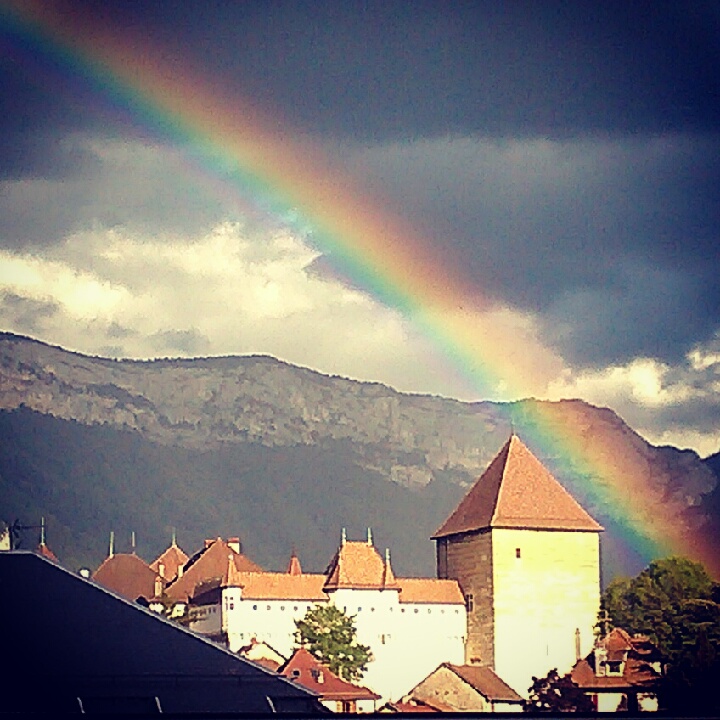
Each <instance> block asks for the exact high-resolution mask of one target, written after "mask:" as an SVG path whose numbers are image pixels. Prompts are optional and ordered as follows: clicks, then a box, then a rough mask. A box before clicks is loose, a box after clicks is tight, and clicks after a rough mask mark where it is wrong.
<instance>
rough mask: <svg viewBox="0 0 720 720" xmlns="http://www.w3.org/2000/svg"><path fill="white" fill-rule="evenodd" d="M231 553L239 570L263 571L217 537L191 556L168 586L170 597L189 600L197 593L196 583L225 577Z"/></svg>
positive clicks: (167, 590)
mask: <svg viewBox="0 0 720 720" xmlns="http://www.w3.org/2000/svg"><path fill="white" fill-rule="evenodd" d="M229 555H232V557H233V560H234V563H235V567H236V569H237V570H238V572H263V569H262V568H261V567H260V566H259V565H256V564H255V563H254V562H253V561H252V560H250V559H249V558H248V557H247V556H245V555H243V554H242V553H237V552H235V550H233V548H232V547H231V546H230V545H229V544H228V543H226V542H225V541H224V540H223V539H222V538H217V540H214V541H212V542H211V543H209V544H208V545H207V547H204V548H203V549H202V550H201V551H200V552H198V553H196V554H195V555H193V557H192V558H190V560H189V561H188V562H187V563H186V565H185V567H184V569H183V574H182V576H181V577H178V578H177V579H176V580H175V581H174V582H172V583H170V585H168V586H167V589H166V592H167V595H168V597H170V598H171V599H172V600H176V601H184V600H187V599H188V598H190V597H192V595H193V594H194V593H195V586H196V585H199V584H201V583H205V582H207V581H208V580H212V579H214V578H222V577H224V575H225V573H226V571H227V567H228V556H229Z"/></svg>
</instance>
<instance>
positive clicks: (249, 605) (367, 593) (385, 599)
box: [191, 588, 467, 700]
mask: <svg viewBox="0 0 720 720" xmlns="http://www.w3.org/2000/svg"><path fill="white" fill-rule="evenodd" d="M329 602H333V603H334V604H335V605H336V606H337V607H338V608H340V609H342V610H343V611H344V612H346V613H347V614H348V615H350V616H352V617H354V622H355V627H356V629H357V639H358V642H360V643H362V644H364V645H368V646H369V647H370V649H371V651H372V653H373V657H374V659H373V661H372V662H371V663H370V664H369V666H368V671H367V673H366V674H365V676H364V678H363V679H362V680H361V681H360V684H362V685H365V686H366V687H368V688H370V689H371V690H374V691H375V692H376V693H378V694H379V695H381V696H382V698H383V700H387V699H393V700H395V699H399V698H400V697H401V696H402V695H404V694H405V693H407V691H409V690H410V689H411V688H412V687H413V686H415V685H416V684H417V683H419V682H420V681H421V680H422V679H423V678H424V677H426V676H427V675H428V674H429V673H430V672H432V671H433V670H434V669H435V668H436V667H437V666H438V665H440V663H442V662H452V663H456V664H462V662H463V659H464V653H465V649H464V648H465V646H464V643H465V628H466V622H467V620H466V612H465V607H464V605H460V604H455V605H451V604H442V603H400V602H399V598H398V591H397V590H355V589H341V590H335V591H333V592H332V593H331V594H330V599H329ZM221 604H222V612H221V611H220V607H221ZM221 604H217V605H207V606H201V608H202V609H203V610H205V612H203V613H198V610H200V609H201V608H194V609H193V613H197V620H196V621H194V622H191V629H192V630H195V631H196V632H201V633H205V634H215V633H217V631H218V630H219V628H220V626H222V629H223V630H224V631H225V632H226V633H227V636H228V644H229V647H230V650H232V651H233V652H236V651H237V650H238V649H239V648H241V647H243V646H244V645H247V644H249V643H250V641H251V640H252V638H256V639H257V640H259V641H264V642H266V643H267V644H269V645H270V646H271V647H273V648H274V649H275V650H277V652H279V653H280V654H281V655H284V656H285V657H289V656H290V655H291V654H292V652H293V649H294V647H295V642H294V633H295V621H296V620H299V619H301V618H303V617H304V616H305V614H306V613H307V611H308V610H309V609H310V608H311V607H313V605H314V604H315V603H312V602H307V601H305V600H255V599H243V597H242V589H241V588H226V589H224V590H223V591H222V601H221ZM219 615H222V623H218V622H217V620H216V618H217V617H218V616H219ZM191 617H192V616H191Z"/></svg>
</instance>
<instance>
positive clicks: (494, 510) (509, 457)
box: [433, 435, 602, 538]
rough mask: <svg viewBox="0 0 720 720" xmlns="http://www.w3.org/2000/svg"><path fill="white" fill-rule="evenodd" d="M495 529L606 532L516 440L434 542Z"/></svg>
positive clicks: (454, 513)
mask: <svg viewBox="0 0 720 720" xmlns="http://www.w3.org/2000/svg"><path fill="white" fill-rule="evenodd" d="M493 527H498V528H530V529H538V530H544V529H547V530H582V531H592V532H599V531H601V530H602V526H601V525H599V524H598V523H597V522H595V520H593V518H592V517H590V515H589V514H588V513H587V512H586V511H585V510H584V509H583V508H582V507H581V506H580V505H579V504H578V502H577V501H576V500H575V499H574V498H573V497H572V495H570V493H569V492H568V491H567V490H565V488H563V486H562V485H560V483H559V482H558V481H557V480H556V479H555V478H554V477H553V476H552V475H551V474H550V472H549V471H548V470H547V469H546V468H545V467H544V466H543V465H542V463H541V462H540V461H539V460H538V459H537V458H536V457H535V456H534V455H533V454H532V453H531V452H530V450H528V448H527V447H526V446H525V445H524V444H523V443H522V441H521V440H520V439H519V438H518V437H517V436H516V435H512V436H511V437H510V439H509V440H508V441H507V443H505V445H504V446H503V448H502V449H501V450H500V452H499V453H498V454H497V455H496V456H495V458H494V459H493V461H492V462H491V463H490V465H489V466H488V468H487V470H485V472H484V473H483V474H482V475H481V476H480V478H479V479H478V480H477V482H476V483H475V484H474V485H473V486H472V488H470V491H469V492H468V493H467V495H466V496H465V497H464V498H463V500H462V501H461V502H460V504H459V505H458V507H457V508H456V509H455V511H454V512H453V513H452V514H451V515H450V517H449V518H448V519H447V520H446V521H445V523H444V524H443V525H442V526H441V527H440V528H439V529H438V530H437V532H436V533H435V534H434V535H433V538H441V537H446V536H448V535H455V534H457V533H465V532H472V531H475V530H483V529H488V528H493Z"/></svg>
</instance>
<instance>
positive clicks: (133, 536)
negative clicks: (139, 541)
mask: <svg viewBox="0 0 720 720" xmlns="http://www.w3.org/2000/svg"><path fill="white" fill-rule="evenodd" d="M130 546H131V547H132V551H133V555H134V554H135V531H134V530H133V531H132V532H131V533H130Z"/></svg>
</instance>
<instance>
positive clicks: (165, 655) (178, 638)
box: [0, 551, 321, 717]
mask: <svg viewBox="0 0 720 720" xmlns="http://www.w3.org/2000/svg"><path fill="white" fill-rule="evenodd" d="M0 587H2V588H12V589H13V592H3V593H0V615H2V617H5V618H9V617H12V618H13V622H10V623H4V624H3V641H4V643H6V645H7V648H11V649H12V652H3V653H0V677H2V678H3V700H2V709H3V711H5V712H10V713H11V714H12V713H14V712H18V711H20V712H21V713H22V716H24V715H25V714H27V713H35V712H39V711H42V713H43V716H48V717H55V716H60V717H64V716H65V714H66V713H67V714H70V713H75V714H77V713H78V712H80V711H81V708H82V707H83V706H85V709H86V710H87V711H88V712H92V707H91V703H95V704H96V705H97V702H99V700H98V698H103V697H104V698H109V699H110V700H111V701H112V703H113V707H112V708H110V707H108V708H107V709H106V710H104V711H103V712H107V711H109V710H113V711H115V712H119V713H121V714H123V715H125V712H123V708H124V707H126V706H133V707H135V705H134V704H133V703H135V702H136V701H137V700H138V698H140V699H142V698H149V699H150V700H151V701H152V705H153V707H150V708H149V710H152V709H153V708H154V709H155V711H156V712H157V711H158V710H159V709H162V712H165V713H169V714H171V715H173V714H180V713H194V714H196V715H202V714H203V713H213V712H214V713H229V712H231V713H238V712H251V713H253V714H255V715H257V714H260V713H269V712H270V711H272V709H273V704H274V705H275V707H280V706H282V707H285V708H287V709H290V708H291V707H294V709H295V710H296V711H297V712H298V714H302V713H303V712H304V713H308V712H315V713H317V712H320V711H321V708H320V706H319V704H318V703H317V702H316V701H315V700H314V698H313V696H312V693H309V692H308V691H306V690H305V689H304V688H301V687H298V686H296V685H295V684H294V683H290V682H288V680H287V679H285V678H282V677H279V676H278V675H276V674H274V673H271V672H268V671H267V670H265V669H263V668H260V667H258V666H257V665H255V664H254V663H252V662H250V661H248V660H245V659H244V658H241V657H238V656H236V655H234V654H233V653H231V652H229V651H228V650H226V649H224V648H222V647H220V646H219V645H216V644H215V643H213V642H210V641H208V640H206V639H204V638H202V637H200V636H199V635H196V634H195V633H192V632H190V631H189V630H187V629H185V628H183V627H181V626H180V625H178V624H177V623H174V622H171V621H169V620H167V619H166V618H164V617H162V616H160V615H158V614H156V613H153V612H151V611H149V610H147V609H146V608H144V607H141V606H140V605H138V604H137V603H134V602H130V601H128V600H126V599H124V598H122V597H121V596H119V595H117V594H115V593H114V592H112V591H110V590H107V589H105V588H104V587H102V586H100V585H98V584H96V583H93V582H90V581H88V580H85V579H83V578H82V577H80V576H79V575H75V574H74V573H71V572H69V571H67V570H65V569H64V568H62V567H61V566H59V565H58V564H56V563H52V562H50V561H48V560H46V559H45V558H43V557H41V556H39V555H36V554H34V553H29V552H22V551H18V552H7V553H0ZM18 598H20V600H19V601H18ZM28 687H30V688H36V691H33V692H28ZM208 687H210V688H211V691H208ZM78 698H79V699H80V700H78ZM155 698H157V702H155ZM268 698H270V699H271V700H270V701H269V700H268ZM296 701H299V702H300V703H301V704H300V705H295V704H294V703H295V702H296ZM288 702H290V703H291V704H290V705H288ZM136 712H137V710H136ZM142 716H143V717H145V716H146V712H145V711H144V712H143V715H142Z"/></svg>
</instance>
